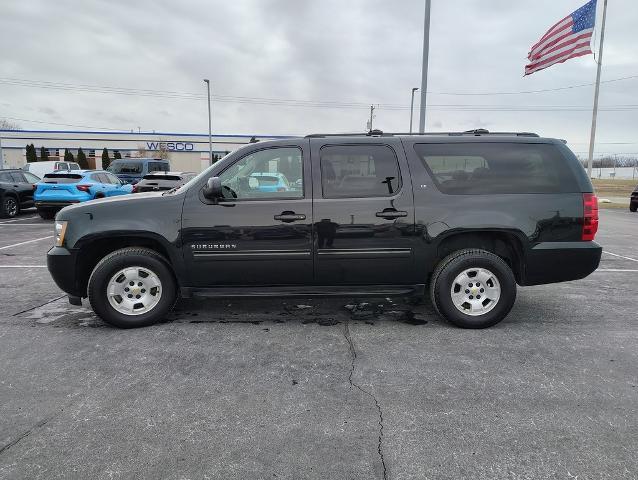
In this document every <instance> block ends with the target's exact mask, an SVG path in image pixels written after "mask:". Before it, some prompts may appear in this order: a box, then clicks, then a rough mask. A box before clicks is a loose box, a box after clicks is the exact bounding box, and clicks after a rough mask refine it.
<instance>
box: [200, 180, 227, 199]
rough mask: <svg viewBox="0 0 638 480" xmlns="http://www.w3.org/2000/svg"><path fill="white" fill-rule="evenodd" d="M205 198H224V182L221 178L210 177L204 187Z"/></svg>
mask: <svg viewBox="0 0 638 480" xmlns="http://www.w3.org/2000/svg"><path fill="white" fill-rule="evenodd" d="M204 197H206V198H207V199H208V200H219V199H220V198H224V194H223V190H222V181H221V180H220V179H219V177H210V178H209V179H208V182H206V186H205V187H204Z"/></svg>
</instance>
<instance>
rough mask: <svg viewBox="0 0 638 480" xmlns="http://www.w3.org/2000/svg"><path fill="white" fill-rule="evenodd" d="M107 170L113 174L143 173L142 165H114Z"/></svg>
mask: <svg viewBox="0 0 638 480" xmlns="http://www.w3.org/2000/svg"><path fill="white" fill-rule="evenodd" d="M107 170H108V171H109V172H111V173H115V174H118V173H142V163H137V162H130V163H125V162H122V163H113V164H112V165H111V166H110V167H109V168H107Z"/></svg>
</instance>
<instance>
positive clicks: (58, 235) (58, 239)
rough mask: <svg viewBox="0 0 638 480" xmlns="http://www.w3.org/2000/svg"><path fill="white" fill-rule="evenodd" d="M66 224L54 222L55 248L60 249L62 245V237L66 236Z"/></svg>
mask: <svg viewBox="0 0 638 480" xmlns="http://www.w3.org/2000/svg"><path fill="white" fill-rule="evenodd" d="M66 224H67V222H60V221H56V222H55V230H54V234H55V246H56V247H61V246H62V245H63V244H64V235H65V234H66Z"/></svg>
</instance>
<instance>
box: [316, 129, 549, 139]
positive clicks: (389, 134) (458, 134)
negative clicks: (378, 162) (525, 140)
mask: <svg viewBox="0 0 638 480" xmlns="http://www.w3.org/2000/svg"><path fill="white" fill-rule="evenodd" d="M410 135H411V136H427V137H432V136H434V137H436V136H440V137H442V136H446V135H447V136H449V137H462V136H470V135H472V136H475V137H480V136H483V135H495V136H509V137H536V138H538V137H539V135H538V134H537V133H533V132H490V131H489V130H485V129H484V128H476V129H474V130H466V131H464V132H426V133H418V132H412V133H401V132H383V131H381V130H370V131H369V132H365V133H313V134H311V135H306V138H323V137H393V136H410Z"/></svg>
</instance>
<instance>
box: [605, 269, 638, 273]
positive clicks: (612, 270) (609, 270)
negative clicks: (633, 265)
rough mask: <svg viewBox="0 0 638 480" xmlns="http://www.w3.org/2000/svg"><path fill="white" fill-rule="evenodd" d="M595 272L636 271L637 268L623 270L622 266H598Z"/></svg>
mask: <svg viewBox="0 0 638 480" xmlns="http://www.w3.org/2000/svg"><path fill="white" fill-rule="evenodd" d="M596 272H634V273H636V272H638V270H624V269H622V268H599V269H597V270H596Z"/></svg>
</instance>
